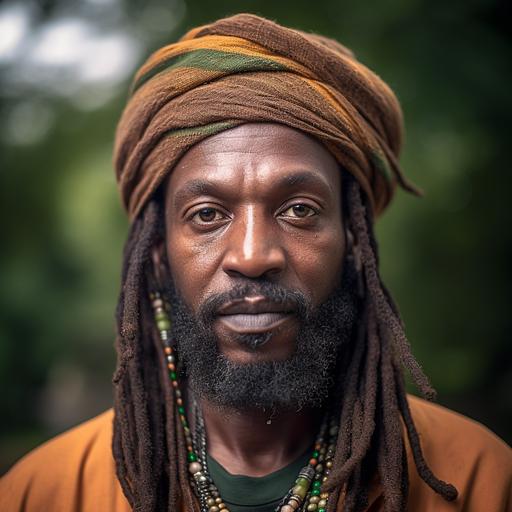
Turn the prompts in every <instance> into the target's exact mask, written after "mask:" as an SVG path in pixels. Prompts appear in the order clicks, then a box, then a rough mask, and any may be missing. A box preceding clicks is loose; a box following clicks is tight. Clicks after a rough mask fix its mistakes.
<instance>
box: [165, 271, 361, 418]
mask: <svg viewBox="0 0 512 512" xmlns="http://www.w3.org/2000/svg"><path fill="white" fill-rule="evenodd" d="M166 293H167V295H168V297H169V299H170V302H171V322H172V334H173V337H174V340H175V342H176V347H177V351H178V358H179V362H180V371H181V373H182V375H183V376H184V377H186V378H187V381H188V386H189V387H190V389H191V390H192V392H193V393H194V394H195V396H196V397H198V398H202V399H206V400H207V401H208V402H210V403H212V404H215V405H217V406H220V407H227V408H230V409H235V410H244V409H247V408H249V407H250V408H260V409H265V410H272V409H291V410H298V409H301V408H304V407H314V408H316V407H322V406H323V405H324V404H325V402H326V400H327V399H328V397H329V394H330V391H331V389H332V387H333V384H334V383H335V380H336V373H337V371H338V363H339V361H340V356H341V355H342V352H343V347H344V346H346V345H347V343H348V341H349V340H350V339H351V337H352V335H353V331H354V324H355V321H356V317H357V298H356V292H355V278H354V274H353V272H352V271H350V270H348V271H347V269H346V270H345V272H344V275H343V278H342V280H341V283H339V285H338V286H337V287H336V288H335V289H334V291H333V292H332V293H331V295H330V296H329V297H328V299H327V300H326V301H325V302H324V303H323V304H321V305H320V306H319V307H317V308H313V307H312V306H311V302H310V301H309V300H308V298H307V297H306V296H305V295H304V294H302V293H301V292H298V291H296V290H287V289H285V288H283V287H281V286H279V285H276V284H274V283H271V282H268V281H259V280H258V281H252V280H251V281H250V282H249V281H248V282H247V283H244V284H239V285H237V286H235V287H234V288H233V289H232V290H230V291H229V292H228V293H223V294H219V295H215V296H213V297H209V298H208V299H207V300H206V301H205V302H204V303H203V304H202V305H201V307H200V308H199V310H198V312H197V313H194V312H192V311H191V310H190V308H188V307H187V306H186V304H185V302H184V301H183V299H182V297H181V295H180V294H179V292H178V291H177V290H176V289H175V288H174V287H170V288H169V290H167V291H166ZM256 294H257V295H263V296H264V297H266V298H267V299H269V300H272V301H276V302H281V301H287V302H291V303H292V304H294V306H295V312H296V315H297V317H298V318H299V322H300V326H299V331H298V334H297V339H296V349H295V351H294V353H293V354H292V355H291V356H290V357H289V358H288V359H286V360H279V361H267V362H255V363H244V364H241V363H235V362H233V361H231V360H229V359H228V358H226V357H225V356H224V355H223V354H222V353H220V351H219V349H218V344H217V339H216V335H215V334H214V331H213V321H214V319H215V312H216V311H217V309H218V307H219V306H220V305H221V304H224V303H225V302H226V301H229V300H236V299H241V298H243V297H245V296H247V295H256ZM268 336H271V335H269V334H264V335H260V334H256V335H243V336H240V337H239V339H238V341H239V342H240V343H242V344H245V345H246V346H247V347H249V348H251V349H253V350H257V349H258V347H259V346H260V345H261V344H262V343H264V342H265V341H267V338H268Z"/></svg>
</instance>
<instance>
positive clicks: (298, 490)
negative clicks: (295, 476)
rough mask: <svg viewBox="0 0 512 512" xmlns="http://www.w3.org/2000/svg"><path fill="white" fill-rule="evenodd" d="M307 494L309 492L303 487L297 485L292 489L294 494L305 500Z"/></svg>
mask: <svg viewBox="0 0 512 512" xmlns="http://www.w3.org/2000/svg"><path fill="white" fill-rule="evenodd" d="M307 492H308V490H307V489H306V488H305V487H303V486H302V485H296V486H295V487H294V488H293V489H292V493H293V494H296V495H297V496H300V497H301V498H302V499H304V498H305V497H306V494H307Z"/></svg>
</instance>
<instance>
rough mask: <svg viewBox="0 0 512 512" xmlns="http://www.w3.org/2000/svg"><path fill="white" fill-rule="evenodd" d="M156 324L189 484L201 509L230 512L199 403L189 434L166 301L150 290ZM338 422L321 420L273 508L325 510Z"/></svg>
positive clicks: (286, 511) (297, 511) (280, 511)
mask: <svg viewBox="0 0 512 512" xmlns="http://www.w3.org/2000/svg"><path fill="white" fill-rule="evenodd" d="M150 301H151V305H152V307H153V313H154V318H155V322H156V326H157V329H158V332H159V335H160V340H161V342H162V345H163V349H164V353H165V357H166V362H167V370H168V374H169V379H170V381H171V386H172V390H173V393H174V398H175V402H176V408H177V412H178V416H179V419H180V423H181V426H182V428H183V433H184V436H185V444H186V447H187V461H188V471H189V473H190V475H191V485H192V487H193V489H194V491H195V493H196V495H197V497H198V499H199V503H200V507H201V512H221V511H222V512H229V508H228V507H227V506H226V504H225V503H224V502H223V500H222V498H221V496H220V493H219V490H218V489H217V487H216V486H215V484H214V483H213V481H212V479H211V477H210V474H209V472H208V466H207V459H206V453H207V452H206V430H205V427H204V421H203V418H202V415H201V414H200V411H199V407H198V406H197V404H196V403H194V412H195V418H196V428H195V431H194V436H192V433H191V430H190V426H189V424H188V421H187V417H186V415H185V405H184V402H183V394H182V391H181V389H180V385H179V382H178V372H177V357H176V353H175V350H174V348H173V347H172V342H171V332H170V330H171V322H170V320H169V316H168V314H167V307H168V306H167V305H166V303H165V302H164V300H163V298H162V296H161V295H160V293H158V292H153V293H150ZM337 435H338V426H337V424H336V423H335V421H334V419H333V418H331V421H330V422H329V428H328V429H327V420H325V421H324V422H323V423H322V427H321V428H320V432H319V435H318V438H317V440H316V442H315V446H314V449H313V452H312V454H311V458H310V460H309V462H308V464H307V465H306V466H304V467H303V468H302V469H301V470H300V472H299V475H298V477H297V479H296V480H295V483H294V485H293V486H292V488H291V489H290V490H289V491H288V492H287V493H286V495H285V496H284V497H283V499H282V500H281V502H280V503H279V505H278V506H277V507H276V511H275V512H304V511H308V512H326V508H327V501H328V499H329V493H327V492H322V491H321V487H322V483H324V482H325V481H326V480H327V477H328V475H329V472H330V469H331V467H332V459H333V457H334V449H335V446H336V438H337Z"/></svg>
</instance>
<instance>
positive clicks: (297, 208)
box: [283, 203, 316, 219]
mask: <svg viewBox="0 0 512 512" xmlns="http://www.w3.org/2000/svg"><path fill="white" fill-rule="evenodd" d="M315 214H316V211H315V210H313V208H311V207H310V206H308V205H306V204H302V203H298V204H294V205H293V206H290V207H289V208H287V209H286V210H285V211H284V212H283V215H284V216H285V217H294V218H298V219H303V218H305V217H312V216H313V215H315Z"/></svg>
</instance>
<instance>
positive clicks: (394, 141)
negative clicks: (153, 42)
mask: <svg viewBox="0 0 512 512" xmlns="http://www.w3.org/2000/svg"><path fill="white" fill-rule="evenodd" d="M254 122H274V123H280V124H283V125H285V126H289V127H291V128H295V129H297V130H300V131H302V132H304V133H306V134H309V135H311V136H313V137H314V138H316V139H317V140H319V141H320V142H321V143H323V144H324V145H325V147H326V148H327V149H328V150H329V151H330V152H331V153H332V155H333V156H334V157H335V158H336V160H337V161H338V162H339V164H340V167H341V168H342V169H344V170H346V171H347V172H349V173H351V174H352V175H353V176H354V177H355V179H356V180H357V181H358V182H359V184H360V186H361V187H362V189H363V191H364V192H365V194H366V196H367V198H368V203H369V205H370V208H371V210H372V213H373V214H374V215H378V214H380V213H381V212H382V211H383V210H384V208H385V207H386V206H387V205H388V203H389V202H390V200H391V198H392V195H393V192H394V190H395V188H396V185H397V184H398V185H400V186H402V187H403V188H404V189H406V190H409V191H412V192H416V190H415V189H414V187H413V186H412V185H410V184H409V183H408V182H407V181H406V179H405V178H404V176H403V175H402V172H401V170H400V167H399V164H398V154H399V151H400V145H401V139H402V113H401V110H400V105H399V103H398V100H397V99H396V97H395V95H394V94H393V92H392V91H391V89H390V88H389V87H388V86H387V85H386V84H385V83H384V82H383V81H382V80H381V79H380V78H379V77H378V76H377V75H376V74H375V73H373V72H372V71H370V70H369V69H368V68H367V67H365V66H364V65H362V64H361V63H359V62H358V61H357V60H356V58H355V57H354V55H353V53H352V52H351V51H350V50H349V49H348V48H346V47H344V46H342V45H341V44H339V43H338V42H336V41H334V40H332V39H328V38H326V37H323V36H319V35H315V34H307V33H304V32H301V31H299V30H293V29H288V28H285V27H282V26H280V25H278V24H276V23H274V22H272V21H269V20H266V19H264V18H260V17H258V16H255V15H251V14H239V15H236V16H232V17H230V18H225V19H222V20H219V21H216V22H214V23H212V24H209V25H204V26H201V27H197V28H194V29H192V30H190V31H189V32H188V33H186V34H185V35H184V36H183V37H182V38H181V39H180V40H179V41H178V42H177V43H174V44H170V45H168V46H165V47H163V48H161V49H159V50H157V51H156V52H155V53H153V54H152V55H151V56H150V57H149V58H148V60H147V61H146V62H145V63H144V64H143V65H142V67H141V68H140V69H139V70H138V72H137V73H136V75H135V78H134V80H133V84H132V87H131V94H130V97H129V99H128V102H127V104H126V107H125V110H124V112H123V114H122V116H121V119H120V121H119V125H118V128H117V132H116V141H115V148H114V166H115V169H116V176H117V180H118V183H119V188H120V191H121V196H122V200H123V203H124V206H125V208H126V209H127V211H128V213H129V216H130V218H131V219H132V220H133V219H134V218H135V217H136V216H137V215H138V213H139V212H140V211H141V209H142V208H143V207H144V205H145V203H146V202H147V201H148V200H149V199H150V197H151V196H152V194H153V193H154V192H155V191H156V190H157V188H158V187H159V185H160V184H161V183H162V181H163V180H164V179H165V178H166V176H168V175H169V173H170V172H171V171H172V169H173V168H174V166H175V165H176V163H177V162H178V160H179V159H180V157H181V156H182V155H183V154H184V153H185V152H186V151H187V150H188V149H190V148H191V147H192V146H193V145H194V144H196V143H197V142H199V141H201V140H202V139H204V138H206V137H209V136H211V135H214V134H216V133H219V132H221V131H223V130H227V129H230V128H234V127H236V126H238V125H240V124H243V123H254Z"/></svg>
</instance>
